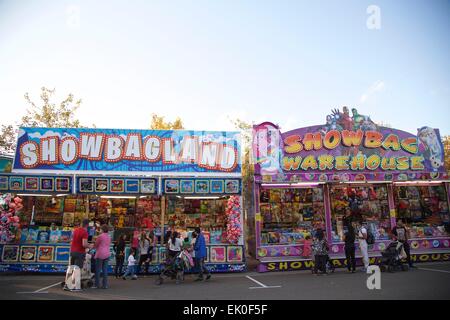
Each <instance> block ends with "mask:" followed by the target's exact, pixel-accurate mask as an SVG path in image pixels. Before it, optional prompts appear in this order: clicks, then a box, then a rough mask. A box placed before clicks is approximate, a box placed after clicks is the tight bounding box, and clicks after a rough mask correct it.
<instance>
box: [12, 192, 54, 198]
mask: <svg viewBox="0 0 450 320" xmlns="http://www.w3.org/2000/svg"><path fill="white" fill-rule="evenodd" d="M17 195H18V196H19V197H53V195H51V194H38V193H36V194H33V193H20V194H17Z"/></svg>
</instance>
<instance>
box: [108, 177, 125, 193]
mask: <svg viewBox="0 0 450 320" xmlns="http://www.w3.org/2000/svg"><path fill="white" fill-rule="evenodd" d="M112 180H122V187H123V189H122V190H121V191H116V190H113V189H112V184H113V183H112ZM109 192H110V193H125V179H124V178H110V179H109Z"/></svg>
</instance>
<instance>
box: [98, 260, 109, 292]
mask: <svg viewBox="0 0 450 320" xmlns="http://www.w3.org/2000/svg"><path fill="white" fill-rule="evenodd" d="M108 260H109V258H106V259H95V286H96V287H97V288H99V287H100V273H102V276H103V283H102V287H103V288H107V287H108Z"/></svg>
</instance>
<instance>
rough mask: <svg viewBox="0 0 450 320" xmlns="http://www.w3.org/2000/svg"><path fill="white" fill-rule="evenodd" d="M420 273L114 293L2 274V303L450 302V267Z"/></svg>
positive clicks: (218, 277) (278, 278)
mask: <svg viewBox="0 0 450 320" xmlns="http://www.w3.org/2000/svg"><path fill="white" fill-rule="evenodd" d="M417 267H418V268H417V269H412V270H410V271H404V272H402V271H398V272H395V273H384V272H383V273H381V289H379V290H378V289H373V290H369V289H368V288H367V279H368V277H369V275H368V274H366V273H364V272H362V271H359V272H357V273H354V274H349V273H347V272H346V270H344V269H337V270H336V272H335V273H333V274H329V275H319V276H315V275H312V274H311V272H310V271H287V272H277V273H275V272H273V273H256V272H246V273H232V274H213V275H212V278H211V279H210V280H208V281H202V282H195V281H194V279H195V278H194V275H186V278H185V281H184V282H183V283H181V284H176V283H175V281H174V280H170V279H167V280H165V282H164V283H163V284H162V285H159V286H158V285H156V284H155V280H156V278H157V276H156V275H152V276H149V277H146V278H144V277H140V278H139V279H138V280H135V281H134V280H123V279H115V278H114V277H111V276H110V277H109V286H110V288H109V289H106V290H105V289H86V290H83V291H82V292H69V291H64V290H62V288H61V285H60V283H61V281H63V276H62V275H31V274H24V275H1V276H0V299H2V300H30V299H32V300H142V299H150V300H185V299H190V300H305V299H351V300H367V299H369V300H378V299H385V300H396V299H408V300H410V299H421V300H426V299H450V263H449V262H434V263H421V264H417Z"/></svg>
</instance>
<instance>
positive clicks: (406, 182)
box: [394, 180, 444, 185]
mask: <svg viewBox="0 0 450 320" xmlns="http://www.w3.org/2000/svg"><path fill="white" fill-rule="evenodd" d="M441 183H444V181H440V180H439V181H431V180H426V181H396V182H394V184H395V185H430V184H441Z"/></svg>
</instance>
